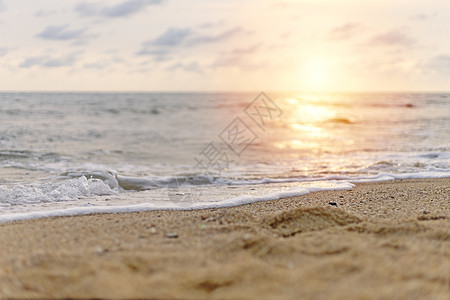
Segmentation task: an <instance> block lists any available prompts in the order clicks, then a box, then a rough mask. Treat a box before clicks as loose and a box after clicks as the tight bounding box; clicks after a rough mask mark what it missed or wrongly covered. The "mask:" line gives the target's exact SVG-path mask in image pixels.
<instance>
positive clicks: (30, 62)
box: [19, 53, 79, 68]
mask: <svg viewBox="0 0 450 300" xmlns="http://www.w3.org/2000/svg"><path fill="white" fill-rule="evenodd" d="M78 55H79V53H72V54H69V55H67V56H63V57H57V58H54V57H51V56H46V55H41V56H32V57H29V58H27V59H25V60H24V61H23V62H22V63H21V64H20V65H19V67H20V68H32V67H34V66H41V67H46V68H59V67H67V66H72V65H73V64H75V63H76V62H77V61H78Z"/></svg>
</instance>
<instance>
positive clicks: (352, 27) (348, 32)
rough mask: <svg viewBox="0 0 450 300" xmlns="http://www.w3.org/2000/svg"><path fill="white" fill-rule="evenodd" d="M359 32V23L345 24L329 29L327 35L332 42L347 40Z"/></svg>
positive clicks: (360, 27) (360, 28)
mask: <svg viewBox="0 0 450 300" xmlns="http://www.w3.org/2000/svg"><path fill="white" fill-rule="evenodd" d="M361 30H362V25H361V24H359V23H345V24H343V25H341V26H337V27H335V28H333V29H331V31H330V34H329V35H330V38H331V39H333V40H347V39H350V38H352V37H354V36H355V35H356V34H357V33H359V32H360V31H361Z"/></svg>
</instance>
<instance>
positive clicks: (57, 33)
mask: <svg viewBox="0 0 450 300" xmlns="http://www.w3.org/2000/svg"><path fill="white" fill-rule="evenodd" d="M68 27H69V26H68V25H62V26H53V25H50V26H47V27H46V28H45V29H44V30H43V31H42V32H41V33H39V34H37V37H40V38H43V39H46V40H72V39H78V38H81V37H82V36H83V34H84V32H85V29H77V30H70V29H69V28H68Z"/></svg>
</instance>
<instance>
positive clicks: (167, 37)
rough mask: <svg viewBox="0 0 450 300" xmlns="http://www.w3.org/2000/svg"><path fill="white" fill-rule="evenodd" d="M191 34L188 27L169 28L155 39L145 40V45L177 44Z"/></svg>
mask: <svg viewBox="0 0 450 300" xmlns="http://www.w3.org/2000/svg"><path fill="white" fill-rule="evenodd" d="M191 34H192V31H191V30H190V29H188V28H169V29H167V31H166V32H164V33H163V34H162V35H160V36H159V37H157V38H156V39H154V40H151V41H148V42H146V43H145V45H155V46H177V45H180V44H181V43H182V42H183V41H184V40H185V39H186V38H187V37H188V36H189V35H191Z"/></svg>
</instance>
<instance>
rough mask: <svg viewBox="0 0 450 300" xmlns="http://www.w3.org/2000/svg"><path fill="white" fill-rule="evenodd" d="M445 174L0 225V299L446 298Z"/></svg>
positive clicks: (449, 210) (448, 210)
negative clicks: (237, 201)
mask: <svg viewBox="0 0 450 300" xmlns="http://www.w3.org/2000/svg"><path fill="white" fill-rule="evenodd" d="M449 203H450V178H442V179H407V180H395V181H384V182H373V183H357V184H356V186H355V187H354V188H353V189H351V190H337V191H320V192H313V193H310V194H306V195H303V196H298V197H292V198H284V199H279V200H270V201H263V202H254V203H251V204H245V205H241V206H235V207H228V208H215V209H202V210H179V211H178V210H164V211H146V212H136V213H118V214H93V215H79V216H67V217H52V218H42V219H33V220H27V221H14V222H8V223H1V224H0V239H1V240H2V244H1V245H0V253H1V254H0V266H1V267H0V298H15V297H18V298H42V297H45V298H61V297H62V298H66V297H67V298H71V297H72V298H86V297H99V298H105V297H106V298H158V299H159V298H164V299H165V298H171V299H172V298H183V299H185V298H187V299H207V298H208V299H209V298H218V299H236V298H239V299H254V298H266V299H271V298H274V297H277V298H283V299H295V298H299V297H300V298H305V299H361V298H369V299H392V298H401V299H408V298H409V299H431V298H433V299H448V297H449V295H450V290H449V283H450V262H449V260H448V257H450V224H449V219H450V205H449Z"/></svg>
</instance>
